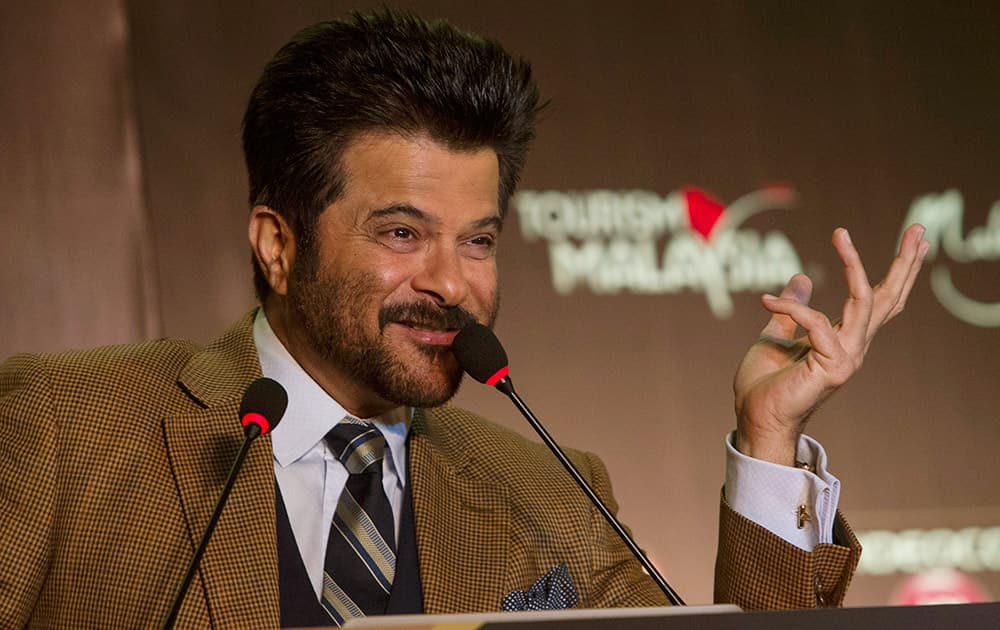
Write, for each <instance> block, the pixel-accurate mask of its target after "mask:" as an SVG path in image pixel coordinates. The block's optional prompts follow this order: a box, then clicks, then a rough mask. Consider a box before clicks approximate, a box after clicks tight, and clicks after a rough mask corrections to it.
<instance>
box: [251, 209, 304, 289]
mask: <svg viewBox="0 0 1000 630" xmlns="http://www.w3.org/2000/svg"><path fill="white" fill-rule="evenodd" d="M249 237H250V247H251V248H252V249H253V253H254V256H255V257H256V258H257V265H258V266H259V267H260V270H261V271H262V272H263V273H264V277H265V278H267V282H268V284H270V285H271V290H272V291H274V292H275V293H277V294H278V295H285V294H287V293H288V274H289V272H290V271H291V268H292V263H293V262H295V235H294V234H293V233H292V229H291V227H290V226H289V225H288V223H287V222H286V221H285V218H284V217H282V216H281V215H280V214H278V213H277V212H275V211H274V210H272V209H271V208H268V207H267V206H255V207H254V209H253V210H251V211H250V226H249Z"/></svg>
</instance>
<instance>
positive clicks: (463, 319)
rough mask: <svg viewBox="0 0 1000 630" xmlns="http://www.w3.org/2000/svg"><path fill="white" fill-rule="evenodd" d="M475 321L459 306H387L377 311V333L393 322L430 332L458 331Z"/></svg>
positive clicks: (418, 303)
mask: <svg viewBox="0 0 1000 630" xmlns="http://www.w3.org/2000/svg"><path fill="white" fill-rule="evenodd" d="M475 321H477V320H476V318H475V317H473V315H472V313H470V312H469V311H467V310H465V309H464V308H462V307H461V306H448V307H443V308H442V307H440V306H437V305H434V304H430V303H428V302H411V303H405V304H387V305H385V306H383V307H382V308H380V309H379V311H378V329H379V332H381V331H383V330H385V327H386V326H388V325H389V324H391V323H393V322H405V323H407V324H412V325H416V326H419V327H421V328H430V329H432V330H460V329H462V328H464V327H465V326H466V325H468V324H471V323H473V322H475Z"/></svg>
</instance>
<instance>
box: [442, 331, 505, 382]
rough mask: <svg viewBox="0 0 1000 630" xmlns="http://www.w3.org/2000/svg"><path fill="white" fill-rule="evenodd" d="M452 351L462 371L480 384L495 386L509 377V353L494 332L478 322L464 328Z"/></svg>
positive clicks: (456, 336) (456, 337) (456, 338)
mask: <svg viewBox="0 0 1000 630" xmlns="http://www.w3.org/2000/svg"><path fill="white" fill-rule="evenodd" d="M451 349H452V352H454V353H455V358H456V359H458V364H459V365H460V366H461V367H462V369H463V370H465V372H466V373H467V374H468V375H469V376H471V377H472V378H474V379H476V380H477V381H479V382H480V383H486V384H487V385H494V386H495V385H496V384H497V383H498V382H500V381H501V380H502V379H504V378H505V377H506V376H507V371H508V370H507V353H506V352H504V349H503V346H502V345H500V340H499V339H497V337H496V335H494V334H493V331H492V330H490V329H489V328H487V327H486V326H483V325H482V324H480V323H478V322H472V323H470V324H466V325H465V326H463V327H462V329H461V330H460V331H458V334H457V335H455V341H454V342H453V343H452V346H451Z"/></svg>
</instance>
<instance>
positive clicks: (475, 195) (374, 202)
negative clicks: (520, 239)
mask: <svg viewBox="0 0 1000 630" xmlns="http://www.w3.org/2000/svg"><path fill="white" fill-rule="evenodd" d="M341 167H342V168H343V171H344V175H345V187H344V196H343V200H344V201H348V200H349V201H350V202H351V204H352V205H355V206H360V207H358V208H357V209H361V207H367V208H371V209H376V208H379V207H384V206H388V205H393V204H407V205H411V206H414V207H416V208H419V209H420V210H422V211H424V212H428V213H431V214H442V213H447V214H452V213H456V212H459V213H462V214H466V213H471V214H477V215H483V214H496V215H498V216H499V214H500V210H499V205H498V198H499V184H500V179H499V164H498V161H497V156H496V152H495V151H493V150H492V149H490V148H478V149H472V150H461V151H456V150H453V149H450V148H448V147H446V146H445V145H443V144H441V143H439V142H437V141H436V140H434V139H433V138H431V137H430V136H429V135H426V134H417V135H401V134H396V133H386V132H371V133H365V134H362V135H360V136H358V137H357V138H355V139H354V140H353V141H352V142H350V143H349V144H348V146H347V148H346V149H345V151H344V153H343V155H342V157H341Z"/></svg>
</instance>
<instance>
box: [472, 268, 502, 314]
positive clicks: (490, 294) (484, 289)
mask: <svg viewBox="0 0 1000 630" xmlns="http://www.w3.org/2000/svg"><path fill="white" fill-rule="evenodd" d="M468 282H469V289H470V292H471V293H472V295H473V296H474V298H475V300H476V302H477V303H478V304H480V305H482V306H484V307H485V306H489V305H491V304H493V302H494V301H495V300H496V295H497V291H498V288H497V266H496V263H492V264H483V265H481V266H478V267H476V268H475V269H473V270H472V271H471V272H470V273H469V275H468Z"/></svg>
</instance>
